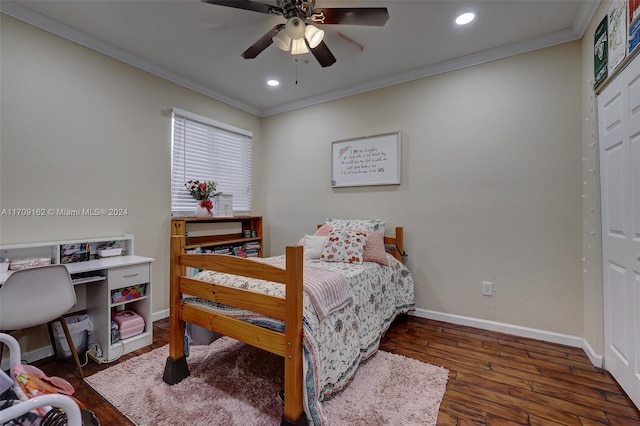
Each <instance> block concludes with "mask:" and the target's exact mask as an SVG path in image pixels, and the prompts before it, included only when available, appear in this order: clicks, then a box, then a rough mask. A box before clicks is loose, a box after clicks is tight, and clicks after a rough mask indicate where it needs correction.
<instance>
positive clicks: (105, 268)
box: [0, 235, 154, 361]
mask: <svg viewBox="0 0 640 426" xmlns="http://www.w3.org/2000/svg"><path fill="white" fill-rule="evenodd" d="M109 241H117V242H119V243H120V244H121V245H122V246H124V250H125V253H127V255H124V256H114V257H106V258H101V259H92V260H87V261H82V262H75V263H67V264H64V265H65V266H66V267H67V269H68V271H69V273H70V274H71V278H72V279H73V281H74V285H75V286H74V288H75V291H76V300H77V303H76V306H75V307H73V308H72V309H71V310H70V311H69V313H73V312H79V311H86V312H87V314H88V315H89V317H90V318H91V322H92V323H93V332H92V333H91V336H90V342H91V343H98V344H100V347H101V348H102V352H103V354H104V358H105V361H111V360H113V359H115V358H118V357H119V356H121V355H123V354H125V353H129V352H131V351H134V350H137V349H140V348H142V347H144V346H147V345H150V344H151V343H152V342H153V321H152V304H151V263H152V262H153V260H154V259H152V258H150V257H143V256H135V255H134V254H133V236H132V235H125V236H122V237H108V238H100V239H93V240H88V241H87V240H80V241H58V242H48V243H28V244H16V245H10V246H9V245H5V246H0V256H2V257H8V258H10V259H15V258H22V257H31V256H32V257H49V256H50V257H51V258H52V263H54V264H58V263H60V254H59V253H60V250H61V247H62V246H63V245H65V244H76V243H84V242H87V243H88V244H89V245H90V248H91V251H90V253H92V254H93V253H95V248H96V247H97V246H98V245H100V244H101V243H104V242H109ZM92 257H93V256H92ZM12 273H13V271H7V272H0V285H3V284H4V283H5V282H6V281H7V279H8V278H9V276H11V274H12ZM141 286H144V295H143V296H141V297H138V298H136V299H131V300H125V301H122V302H113V300H112V295H113V293H114V292H115V291H116V290H119V289H124V288H127V287H141ZM38 296H40V297H46V294H42V295H34V297H38ZM125 309H130V310H133V311H135V312H136V313H137V314H138V315H140V316H141V317H142V318H143V319H144V322H145V327H144V331H143V332H142V333H140V334H138V335H136V336H133V337H130V338H128V339H123V340H121V341H120V342H117V343H115V344H112V343H111V318H112V316H113V314H114V313H115V312H117V311H121V310H125Z"/></svg>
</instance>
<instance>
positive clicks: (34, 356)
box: [0, 345, 54, 371]
mask: <svg viewBox="0 0 640 426" xmlns="http://www.w3.org/2000/svg"><path fill="white" fill-rule="evenodd" d="M3 354H4V358H3V359H2V361H1V362H0V369H2V371H7V370H9V368H11V367H10V366H9V351H8V350H5V351H4V353H3ZM20 355H21V356H20V357H21V358H22V361H26V362H27V364H31V363H33V362H36V361H38V360H41V359H44V358H48V357H51V356H53V355H54V354H53V348H52V347H51V345H47V346H45V347H42V348H36V349H33V350H31V351H27V352H21V353H20Z"/></svg>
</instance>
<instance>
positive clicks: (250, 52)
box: [242, 24, 284, 59]
mask: <svg viewBox="0 0 640 426" xmlns="http://www.w3.org/2000/svg"><path fill="white" fill-rule="evenodd" d="M283 27H284V24H278V25H276V26H275V27H273V28H272V29H271V30H269V32H268V33H266V34H265V35H263V36H262V37H260V38H259V39H258V41H256V42H255V43H253V45H252V46H251V47H249V48H248V49H247V50H245V51H244V52H242V57H243V58H245V59H253V58H255V57H256V56H258V55H259V54H260V53H261V52H262V51H263V50H264V49H266V48H267V47H269V46H270V45H271V43H273V36H274V35H276V34H278V32H279V31H280V30H281V29H282V28H283Z"/></svg>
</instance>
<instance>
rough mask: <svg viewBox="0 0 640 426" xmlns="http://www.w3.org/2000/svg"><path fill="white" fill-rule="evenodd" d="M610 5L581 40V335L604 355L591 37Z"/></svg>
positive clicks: (599, 12)
mask: <svg viewBox="0 0 640 426" xmlns="http://www.w3.org/2000/svg"><path fill="white" fill-rule="evenodd" d="M612 3H613V2H611V1H603V2H602V3H601V4H600V7H599V8H598V10H597V11H596V13H595V14H594V16H593V19H592V20H591V24H590V25H589V27H588V28H587V30H586V32H585V35H584V37H583V38H582V46H581V56H582V79H581V81H580V83H581V89H582V164H583V167H582V180H583V186H584V198H583V203H582V217H583V229H582V234H583V236H582V243H583V255H582V259H583V304H584V312H585V315H584V335H583V337H584V338H585V340H586V341H587V342H589V343H590V344H591V346H592V347H593V349H594V351H595V352H597V353H599V354H603V353H604V306H603V287H602V236H601V215H600V175H599V171H600V164H599V161H600V159H599V155H598V126H597V124H598V123H597V106H596V96H595V94H594V90H593V81H594V78H593V58H594V56H593V35H594V33H595V30H596V27H597V26H598V24H599V23H600V21H601V20H602V18H604V16H605V15H606V14H607V12H608V10H609V8H610V7H611V4H612Z"/></svg>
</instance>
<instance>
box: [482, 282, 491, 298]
mask: <svg viewBox="0 0 640 426" xmlns="http://www.w3.org/2000/svg"><path fill="white" fill-rule="evenodd" d="M482 294H483V295H484V296H493V283H492V282H490V281H483V282H482Z"/></svg>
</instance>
